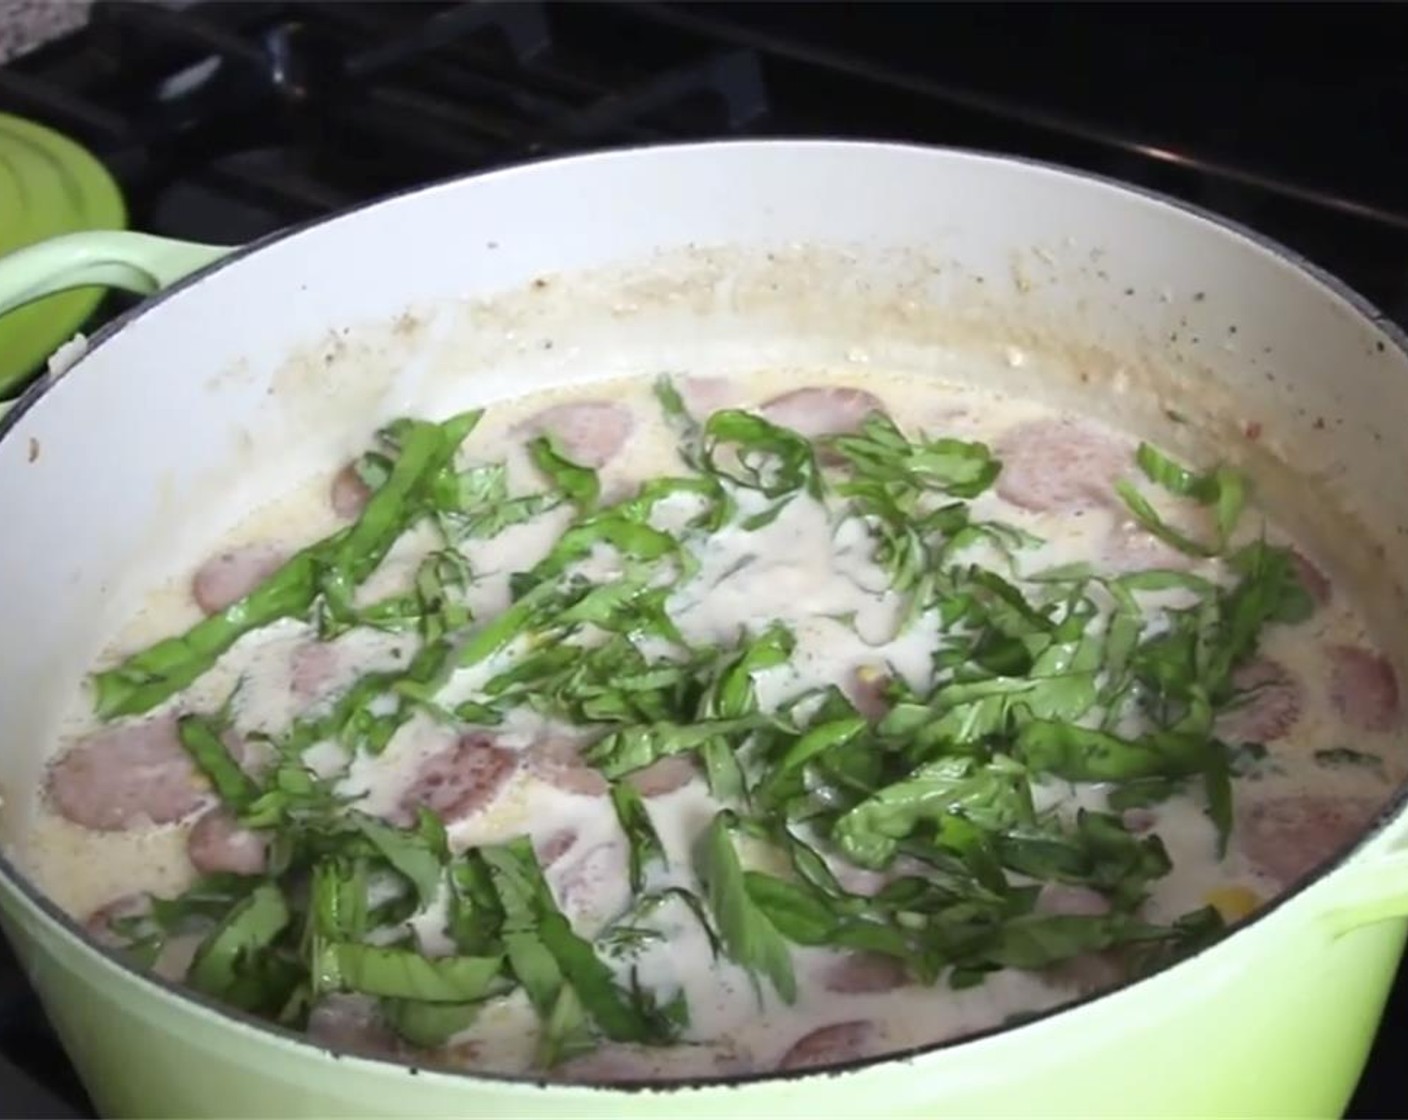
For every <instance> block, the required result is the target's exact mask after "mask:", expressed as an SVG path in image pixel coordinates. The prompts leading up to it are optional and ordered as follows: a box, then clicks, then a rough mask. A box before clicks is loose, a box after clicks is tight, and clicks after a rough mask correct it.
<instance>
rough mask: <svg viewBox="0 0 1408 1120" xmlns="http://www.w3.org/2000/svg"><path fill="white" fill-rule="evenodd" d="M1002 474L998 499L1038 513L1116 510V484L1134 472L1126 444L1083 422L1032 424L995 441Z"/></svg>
mask: <svg viewBox="0 0 1408 1120" xmlns="http://www.w3.org/2000/svg"><path fill="white" fill-rule="evenodd" d="M995 451H996V454H997V457H998V458H999V459H1000V460H1001V461H1002V472H1001V473H1000V474H999V475H998V476H997V493H998V496H999V497H1001V498H1004V499H1006V500H1007V501H1009V502H1011V503H1012V504H1013V505H1015V506H1021V507H1022V508H1023V509H1029V510H1035V511H1072V510H1078V509H1094V508H1097V507H1099V506H1104V505H1114V504H1115V503H1116V502H1117V500H1118V499H1117V496H1116V495H1115V493H1114V484H1115V481H1116V480H1117V479H1119V478H1122V477H1124V476H1125V475H1127V474H1128V473H1129V472H1130V468H1131V467H1132V466H1133V463H1134V448H1133V447H1132V446H1131V445H1130V444H1129V443H1128V441H1126V440H1123V439H1120V438H1118V437H1116V436H1114V435H1112V434H1111V433H1109V432H1107V431H1105V430H1103V429H1101V428H1097V427H1095V426H1094V425H1091V424H1087V423H1085V422H1083V421H1079V420H1070V419H1064V418H1061V419H1054V418H1053V419H1040V420H1029V421H1026V422H1025V423H1022V424H1018V425H1017V426H1016V427H1015V428H1010V429H1008V431H1006V432H1004V433H1003V434H1002V436H1001V437H999V439H998V440H997V443H996V448H995Z"/></svg>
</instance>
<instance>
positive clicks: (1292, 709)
mask: <svg viewBox="0 0 1408 1120" xmlns="http://www.w3.org/2000/svg"><path fill="white" fill-rule="evenodd" d="M1232 685H1233V687H1234V688H1236V689H1237V691H1238V692H1239V693H1242V694H1243V695H1241V696H1238V697H1236V698H1234V699H1233V701H1232V705H1231V706H1229V707H1228V708H1227V709H1226V710H1225V711H1223V712H1221V713H1219V714H1218V717H1217V722H1216V724H1215V725H1214V729H1215V730H1216V732H1217V735H1218V737H1219V738H1221V739H1225V740H1227V741H1228V742H1232V743H1271V742H1274V741H1275V740H1277V739H1280V738H1282V737H1283V736H1285V735H1287V734H1289V733H1290V731H1291V729H1292V728H1293V727H1295V725H1296V724H1297V723H1298V722H1300V716H1301V710H1302V708H1303V707H1304V704H1305V699H1304V696H1303V690H1302V689H1301V686H1300V682H1299V681H1298V680H1296V678H1295V677H1293V676H1292V675H1291V673H1290V670H1288V669H1287V668H1286V667H1285V666H1284V665H1282V664H1281V663H1280V662H1279V661H1272V660H1271V659H1270V658H1266V657H1257V658H1253V659H1252V660H1251V661H1248V662H1246V663H1245V664H1243V665H1240V666H1238V668H1237V669H1236V670H1235V671H1234V672H1233V673H1232Z"/></svg>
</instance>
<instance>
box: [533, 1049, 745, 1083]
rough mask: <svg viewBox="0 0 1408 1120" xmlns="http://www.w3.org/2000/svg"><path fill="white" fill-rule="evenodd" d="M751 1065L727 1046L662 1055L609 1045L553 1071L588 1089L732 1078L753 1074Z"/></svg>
mask: <svg viewBox="0 0 1408 1120" xmlns="http://www.w3.org/2000/svg"><path fill="white" fill-rule="evenodd" d="M750 1072H752V1070H751V1063H750V1062H749V1061H748V1060H747V1058H746V1057H745V1056H744V1055H742V1054H741V1053H740V1052H739V1051H738V1050H736V1049H734V1048H733V1047H732V1046H729V1045H727V1044H724V1045H699V1044H697V1043H682V1044H678V1045H675V1046H672V1047H670V1048H669V1049H668V1050H667V1051H661V1050H660V1049H658V1048H655V1047H641V1046H626V1045H620V1044H616V1043H607V1044H605V1045H602V1046H600V1047H598V1048H597V1049H595V1050H593V1051H591V1052H590V1053H588V1054H581V1055H579V1056H577V1057H575V1058H572V1059H570V1060H569V1061H566V1062H563V1063H562V1064H561V1065H560V1066H557V1067H556V1068H555V1069H554V1070H553V1071H552V1076H553V1079H554V1080H558V1081H570V1082H577V1083H581V1084H587V1085H609V1084H612V1083H613V1082H623V1081H673V1080H678V1079H679V1078H681V1077H686V1078H688V1077H729V1076H735V1077H736V1076H738V1075H739V1074H743V1073H750Z"/></svg>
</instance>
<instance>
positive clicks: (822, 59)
mask: <svg viewBox="0 0 1408 1120" xmlns="http://www.w3.org/2000/svg"><path fill="white" fill-rule="evenodd" d="M621 6H622V7H624V8H625V9H626V10H628V11H629V12H630V13H631V14H632V15H633V16H634V17H636V18H639V19H643V20H647V21H651V22H655V23H659V24H663V25H666V26H670V27H673V28H675V29H677V30H680V31H684V32H687V33H689V34H693V35H696V36H699V37H701V38H705V39H709V40H711V41H714V42H727V43H733V44H735V45H737V46H740V47H747V48H750V49H752V50H756V51H758V52H760V53H762V54H763V55H764V56H765V57H766V56H776V57H778V58H785V59H789V60H792V61H795V62H800V63H804V64H807V65H810V66H815V67H819V68H822V69H825V70H829V71H832V72H834V73H836V74H838V75H844V76H845V77H847V78H850V79H860V80H862V81H864V82H868V83H876V84H879V85H887V86H891V87H894V88H897V89H904V90H907V91H910V92H913V93H918V94H921V95H923V96H925V97H928V98H931V99H932V100H934V101H938V102H945V103H948V104H950V105H955V106H959V107H961V108H964V109H967V110H969V111H971V112H975V113H980V114H983V115H985V116H987V117H989V118H992V119H993V120H1005V121H1013V122H1018V123H1023V124H1027V125H1030V126H1033V127H1036V128H1039V129H1042V130H1043V131H1047V132H1051V133H1055V134H1059V135H1062V136H1068V137H1072V138H1075V139H1078V140H1081V141H1084V142H1086V143H1091V144H1095V145H1098V146H1100V147H1104V148H1109V149H1114V150H1118V151H1123V152H1127V153H1129V154H1131V155H1134V156H1137V157H1139V158H1141V159H1144V160H1151V161H1155V162H1159V163H1166V164H1171V165H1174V166H1177V167H1179V168H1182V169H1186V170H1189V171H1193V172H1196V173H1198V174H1201V175H1206V176H1209V177H1211V178H1214V179H1220V180H1224V181H1227V182H1231V183H1237V184H1241V185H1243V186H1246V187H1251V188H1254V189H1256V190H1261V191H1266V192H1269V193H1271V194H1276V195H1280V196H1283V197H1285V198H1289V199H1294V200H1296V201H1299V202H1304V203H1308V204H1310V205H1312V206H1316V207H1321V208H1324V209H1327V210H1334V211H1336V212H1338V213H1342V214H1345V215H1348V216H1351V217H1355V218H1359V219H1362V220H1366V221H1370V222H1376V223H1379V224H1382V225H1388V226H1392V227H1394V228H1396V229H1400V230H1404V231H1408V210H1402V211H1400V210H1396V209H1390V208H1388V207H1386V206H1381V205H1377V204H1374V203H1371V202H1366V201H1363V200H1361V199H1357V198H1352V197H1349V196H1347V195H1344V194H1342V193H1338V192H1334V191H1330V190H1326V189H1323V188H1320V187H1317V186H1315V185H1313V184H1309V183H1304V182H1298V181H1296V180H1294V179H1291V178H1288V177H1286V176H1284V175H1277V174H1273V173H1271V172H1268V171H1264V170H1261V169H1259V168H1257V167H1254V166H1247V165H1238V164H1235V163H1231V162H1228V161H1227V160H1225V159H1223V158H1220V157H1218V156H1215V155H1213V154H1210V153H1207V152H1198V151H1194V150H1191V149H1189V148H1188V147H1187V146H1180V148H1181V150H1180V149H1179V148H1175V147H1173V146H1171V145H1170V146H1165V145H1163V144H1162V143H1161V142H1160V141H1159V140H1158V138H1156V137H1153V136H1146V135H1141V134H1140V130H1138V129H1137V128H1135V127H1133V126H1128V127H1126V128H1125V129H1123V130H1121V131H1115V130H1112V129H1110V128H1108V127H1101V126H1099V125H1097V124H1093V123H1091V122H1090V121H1088V120H1085V119H1083V118H1080V117H1077V116H1073V115H1070V114H1068V113H1061V112H1056V111H1054V110H1051V109H1049V108H1044V107H1043V106H1041V105H1040V104H1039V103H1037V102H1036V101H1035V100H1032V99H1022V100H1017V99H1014V98H1011V97H1004V96H1000V95H996V94H992V93H988V92H985V91H981V90H976V89H972V88H968V87H964V86H957V85H953V84H950V83H947V82H943V81H940V80H937V79H935V78H933V77H930V76H928V75H921V74H918V73H916V72H914V71H912V70H905V69H901V68H898V67H886V66H883V65H880V64H878V63H876V62H872V61H870V60H868V59H866V58H863V57H861V56H859V55H853V54H848V53H845V52H843V51H839V50H834V49H830V48H828V47H824V46H820V45H817V44H815V43H810V42H806V41H803V40H801V39H798V38H795V37H790V36H782V35H779V34H775V33H772V32H769V31H765V30H759V29H757V28H753V27H745V26H741V25H739V24H736V23H733V22H730V21H728V20H727V19H726V18H724V17H716V16H713V15H706V14H703V13H701V12H700V11H699V10H697V9H691V10H689V11H684V10H681V9H680V8H678V7H676V6H674V5H670V4H650V5H644V4H624V5H621Z"/></svg>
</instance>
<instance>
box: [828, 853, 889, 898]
mask: <svg viewBox="0 0 1408 1120" xmlns="http://www.w3.org/2000/svg"><path fill="white" fill-rule="evenodd" d="M828 866H829V867H830V868H831V873H832V874H833V875H834V876H836V881H837V882H838V883H840V884H841V887H842V889H844V890H847V891H849V892H850V893H851V894H858V895H862V896H864V897H865V898H873V897H874V896H875V895H877V894H879V893H880V892H881V891H882V890H884V889H885V885H886V884H887V883H889V881H890V876H889V875H887V874H885V872H883V871H871V870H870V869H869V868H868V867H857V866H856V865H855V864H853V863H850V862H849V861H847V860H840V859H838V860H834V861H832V862H830V863H829V864H828Z"/></svg>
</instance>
